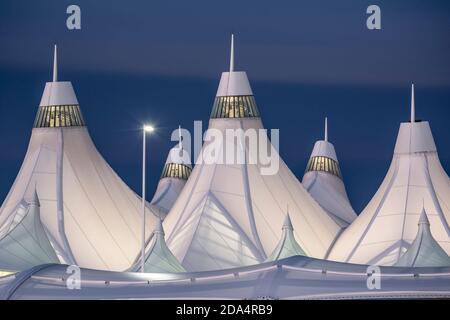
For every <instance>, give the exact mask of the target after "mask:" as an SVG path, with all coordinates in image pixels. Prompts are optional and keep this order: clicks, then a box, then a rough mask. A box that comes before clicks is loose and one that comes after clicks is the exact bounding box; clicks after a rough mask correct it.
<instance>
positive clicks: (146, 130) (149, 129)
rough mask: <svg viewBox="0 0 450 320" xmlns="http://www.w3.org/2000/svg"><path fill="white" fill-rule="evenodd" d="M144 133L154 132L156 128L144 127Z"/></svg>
mask: <svg viewBox="0 0 450 320" xmlns="http://www.w3.org/2000/svg"><path fill="white" fill-rule="evenodd" d="M144 131H145V132H153V131H155V128H154V127H153V126H150V125H144Z"/></svg>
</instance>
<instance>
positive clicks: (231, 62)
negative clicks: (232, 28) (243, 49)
mask: <svg viewBox="0 0 450 320" xmlns="http://www.w3.org/2000/svg"><path fill="white" fill-rule="evenodd" d="M233 71H234V34H231V51H230V72H233Z"/></svg>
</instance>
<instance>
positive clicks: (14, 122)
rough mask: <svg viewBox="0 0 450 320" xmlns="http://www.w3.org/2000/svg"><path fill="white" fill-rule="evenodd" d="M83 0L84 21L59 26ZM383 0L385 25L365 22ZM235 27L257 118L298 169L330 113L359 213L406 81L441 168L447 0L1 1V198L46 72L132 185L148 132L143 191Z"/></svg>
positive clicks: (211, 89)
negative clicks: (67, 83) (55, 61)
mask: <svg viewBox="0 0 450 320" xmlns="http://www.w3.org/2000/svg"><path fill="white" fill-rule="evenodd" d="M69 4H78V5H79V6H80V7H81V11H82V30H80V31H69V30H67V28H66V26H65V20H66V17H67V15H66V13H65V11H66V8H67V6H68V5H69ZM370 4H378V5H379V6H380V7H381V10H382V30H379V31H369V30H367V28H366V18H367V15H366V14H365V11H366V8H367V6H368V5H370ZM231 32H235V33H236V67H237V69H241V70H246V71H247V72H248V75H249V77H250V81H251V82H252V86H253V91H254V93H255V95H256V100H257V103H258V105H259V109H260V111H261V113H262V116H263V121H264V123H265V125H266V127H268V128H280V130H281V131H280V139H281V154H282V156H283V158H284V160H285V161H286V162H287V163H288V165H289V166H290V168H291V169H292V170H293V171H294V173H296V174H297V176H299V177H301V176H302V174H303V170H304V168H305V166H306V162H307V159H308V156H309V153H310V152H311V149H312V146H313V144H314V141H315V140H317V139H318V138H321V137H322V131H323V128H322V127H323V117H324V116H325V115H327V116H328V117H329V126H330V133H329V134H330V140H331V141H332V142H333V143H334V144H335V146H336V148H337V152H338V157H339V159H340V162H341V167H342V171H343V174H344V178H345V181H346V185H347V189H348V192H349V195H350V198H351V200H352V202H353V204H354V206H355V209H356V210H357V211H359V210H361V209H362V208H363V207H364V205H365V204H366V203H367V201H368V200H369V199H370V198H371V196H372V195H373V193H374V192H375V191H376V189H377V188H378V185H379V184H380V183H381V181H382V179H383V177H384V175H385V173H386V170H387V168H388V165H389V163H390V159H391V156H392V151H393V146H394V143H395V138H396V134H397V130H398V125H399V122H401V121H405V120H407V119H408V115H409V110H408V108H409V85H410V82H411V81H414V82H415V83H416V105H417V116H418V117H419V118H421V119H425V120H428V121H430V123H431V126H432V130H433V133H434V136H435V140H436V143H437V146H438V150H439V154H440V158H441V161H442V163H443V165H444V168H445V169H446V170H447V171H448V168H449V167H450V148H449V143H448V137H449V134H450V127H449V126H448V120H449V118H450V117H449V116H450V109H449V107H450V61H449V56H450V55H449V53H450V1H433V0H431V1H421V0H410V1H406V0H396V1H376V2H372V1H363V0H353V1H349V0H343V1H335V0H327V1H323V0H308V1H300V0H296V1H266V0H259V1H242V0H241V1H234V0H233V1H210V0H192V1H167V0H165V1H163V0H161V1H144V0H142V1H137V0H134V1H118V0H110V1H100V0H96V1H92V0H91V1H81V0H78V1H77V0H72V1H62V0H53V1H50V0H40V1H24V0H3V1H1V3H0V119H1V121H0V150H2V152H1V153H0V201H2V200H3V199H4V197H5V195H6V193H7V191H8V190H9V188H10V186H11V184H12V183H13V181H14V178H15V176H16V174H17V172H18V170H19V168H20V164H21V162H22V160H23V156H24V154H25V151H26V148H27V143H28V139H29V136H30V132H31V127H32V123H33V120H34V116H35V112H36V109H37V105H38V103H39V100H40V96H41V94H42V90H43V87H44V84H45V82H46V81H49V80H50V78H51V65H52V58H51V54H52V45H53V44H54V43H57V44H58V45H59V48H60V79H61V80H71V81H72V82H73V84H74V87H75V90H76V92H77V95H78V99H79V101H80V104H81V107H82V110H83V113H84V116H85V118H86V120H87V122H88V126H89V129H90V132H91V135H92V138H93V140H94V142H95V143H96V145H97V147H98V149H99V150H100V152H101V153H102V154H103V155H104V156H105V158H106V159H107V161H108V162H109V163H110V164H111V166H112V167H113V168H114V169H115V170H116V171H117V172H118V173H119V175H120V176H121V177H122V178H123V179H124V180H125V181H126V182H127V183H128V184H129V185H130V186H131V187H132V188H133V189H135V190H136V191H138V192H140V187H139V185H140V148H141V145H140V132H139V131H138V128H139V127H140V125H141V122H142V121H150V120H151V121H152V122H154V123H155V124H156V125H157V126H158V135H157V136H155V137H152V138H151V140H150V141H149V152H151V154H150V172H149V179H150V183H149V190H148V192H149V194H152V192H153V189H154V187H155V186H156V182H157V180H158V177H159V174H160V171H161V169H162V165H163V162H164V161H165V158H166V155H167V151H168V149H169V148H170V146H171V145H172V143H171V142H170V133H171V131H172V129H174V128H176V127H178V125H179V124H181V125H182V126H184V127H186V128H192V126H193V121H194V120H204V121H207V120H208V117H209V114H210V110H211V106H212V102H213V99H214V95H215V91H216V88H217V84H218V80H219V76H220V72H222V71H225V70H226V69H227V68H228V54H229V36H230V33H231Z"/></svg>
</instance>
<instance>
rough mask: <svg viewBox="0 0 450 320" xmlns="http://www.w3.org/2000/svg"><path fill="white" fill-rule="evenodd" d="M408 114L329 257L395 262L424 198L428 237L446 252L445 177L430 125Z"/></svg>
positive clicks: (449, 234) (448, 193)
mask: <svg viewBox="0 0 450 320" xmlns="http://www.w3.org/2000/svg"><path fill="white" fill-rule="evenodd" d="M412 100H414V99H412ZM411 109H412V110H414V108H413V103H412V108H411ZM411 113H412V114H413V115H414V113H415V112H411ZM412 120H413V121H412V122H407V123H402V124H401V125H400V130H399V134H398V137H397V142H396V145H395V150H394V156H393V159H392V162H391V166H390V168H389V170H388V172H387V174H386V177H385V178H384V181H383V183H382V184H381V186H380V188H379V189H378V191H377V193H376V194H375V195H374V197H373V198H372V200H371V201H370V202H369V204H368V205H367V206H366V208H365V209H364V210H363V212H362V213H361V214H360V215H359V216H358V218H357V219H356V220H355V221H354V222H353V223H352V224H351V225H350V226H349V227H348V228H347V229H346V230H345V231H344V232H343V233H342V235H341V236H340V237H339V239H338V240H337V241H336V244H335V245H334V247H333V249H332V250H331V253H330V255H329V257H328V258H329V259H332V260H338V261H346V262H354V263H367V264H382V265H392V264H395V263H396V262H397V261H398V260H399V258H400V257H401V256H402V254H403V253H404V252H405V251H407V250H408V249H409V248H410V247H411V244H412V242H413V241H414V239H415V237H416V234H417V221H418V219H419V215H420V213H421V212H422V208H423V204H424V207H425V210H426V212H427V216H428V219H429V220H430V222H431V232H432V234H433V237H434V238H435V239H436V241H437V242H438V243H439V245H440V246H441V247H442V248H443V249H444V250H445V251H446V252H447V254H448V253H449V252H450V241H449V239H450V228H449V223H450V184H449V178H448V175H447V174H446V172H445V171H444V169H443V168H442V166H441V163H440V161H439V157H438V154H437V152H436V146H435V144H434V139H433V135H432V133H431V129H430V125H429V124H428V122H426V121H421V122H418V121H415V119H412Z"/></svg>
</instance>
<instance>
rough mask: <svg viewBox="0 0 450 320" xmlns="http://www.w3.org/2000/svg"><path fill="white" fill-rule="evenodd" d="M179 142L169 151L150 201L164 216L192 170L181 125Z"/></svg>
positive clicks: (161, 216) (162, 216)
mask: <svg viewBox="0 0 450 320" xmlns="http://www.w3.org/2000/svg"><path fill="white" fill-rule="evenodd" d="M178 134H179V143H178V144H177V145H176V146H174V147H173V148H172V149H170V151H169V155H168V156H167V160H166V163H165V165H164V168H163V170H162V173H161V177H160V179H159V182H158V187H157V188H156V191H155V194H154V196H153V198H152V201H151V202H150V203H151V204H152V206H153V207H154V208H156V209H158V214H159V217H160V218H165V216H166V215H167V213H169V211H170V209H171V208H172V206H173V204H174V203H175V201H176V200H177V198H178V196H179V195H180V193H181V191H182V190H183V188H184V185H185V184H186V181H187V180H188V179H189V176H190V175H191V172H192V165H191V156H190V154H189V152H187V151H186V149H185V148H184V146H183V141H182V135H181V127H179V128H178Z"/></svg>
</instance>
